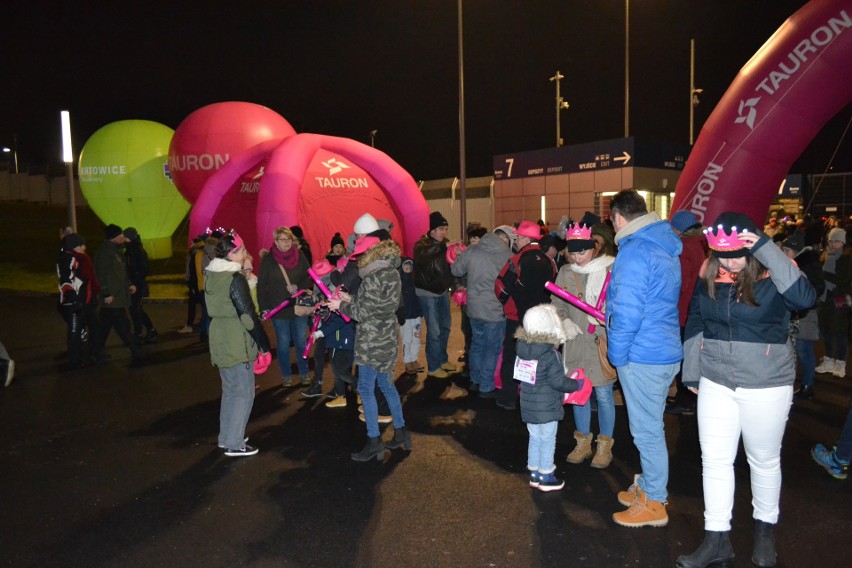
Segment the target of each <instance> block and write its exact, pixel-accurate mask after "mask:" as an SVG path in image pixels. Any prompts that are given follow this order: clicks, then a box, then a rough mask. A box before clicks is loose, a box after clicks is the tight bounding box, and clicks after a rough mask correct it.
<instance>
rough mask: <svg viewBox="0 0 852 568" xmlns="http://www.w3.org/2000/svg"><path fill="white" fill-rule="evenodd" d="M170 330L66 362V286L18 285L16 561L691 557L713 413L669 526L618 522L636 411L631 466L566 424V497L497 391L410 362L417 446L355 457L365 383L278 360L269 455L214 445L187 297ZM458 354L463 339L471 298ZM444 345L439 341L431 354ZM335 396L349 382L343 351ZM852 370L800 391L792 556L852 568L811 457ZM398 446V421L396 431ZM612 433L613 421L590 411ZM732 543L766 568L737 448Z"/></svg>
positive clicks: (851, 496) (786, 544)
mask: <svg viewBox="0 0 852 568" xmlns="http://www.w3.org/2000/svg"><path fill="white" fill-rule="evenodd" d="M148 311H149V313H150V314H151V316H152V318H153V320H154V322H155V324H156V325H157V327H158V330H159V331H160V338H159V340H158V341H157V342H156V343H155V344H153V345H150V346H148V347H147V348H146V349H147V351H148V354H149V359H150V364H149V365H147V366H145V367H142V368H130V367H129V366H128V364H129V362H130V354H129V352H128V351H127V349H125V348H124V347H123V346H121V345H120V343H119V342H118V339H117V338H116V337H115V335H114V334H113V335H112V337H111V339H110V343H109V345H110V348H109V350H108V352H109V353H110V354H111V356H112V358H111V359H110V360H109V361H108V362H107V364H105V365H103V366H100V367H92V368H88V369H84V370H77V371H71V372H69V371H64V370H63V366H64V350H65V345H64V341H65V335H64V334H65V327H64V323H63V322H62V320H61V319H60V317H59V315H58V314H57V312H56V310H55V304H54V299H53V298H49V297H44V296H28V295H21V294H14V293H8V292H0V341H2V342H3V343H4V344H5V345H6V347H7V348H8V350H9V352H10V353H11V355H12V357H13V358H14V359H15V360H16V362H17V367H18V370H17V374H16V378H15V381H14V382H13V383H12V384H11V386H10V387H8V388H6V389H0V565H5V566H38V567H43V566H61V567H76V566H80V567H100V566H110V567H112V566H121V567H136V566H139V567H151V566H157V567H170V566H181V567H183V566H205V567H207V566H210V567H218V566H223V567H225V566H228V567H233V566H260V567H265V566H292V567H302V566H305V567H308V566H311V567H313V566H317V567H324V566H359V567H361V566H363V567H385V566H388V567H391V566H393V567H398V566H418V567H419V566H430V567H431V566H452V567H468V566H470V567H479V566H482V567H504V566H521V567H524V566H543V567H551V566H552V567H557V566H559V567H564V566H588V567H610V566H612V567H615V566H619V567H622V566H629V567H656V566H673V565H674V559H675V558H676V557H677V556H678V555H679V554H684V553H689V552H691V551H692V550H693V549H694V548H695V547H696V546H697V545H698V543H699V542H700V539H701V538H702V536H703V517H702V515H703V501H702V489H701V462H700V452H699V448H698V441H697V426H696V420H695V417H694V416H668V415H667V416H666V417H665V424H666V432H667V439H668V445H669V449H670V453H671V460H670V463H671V474H670V483H669V491H670V495H669V507H668V512H669V516H670V521H669V525H668V526H667V527H665V528H641V529H630V528H623V527H619V526H617V525H615V524H614V523H613V522H612V520H611V518H610V517H611V515H612V513H614V512H616V511H619V510H621V509H622V507H621V506H620V505H619V504H618V502H617V500H616V492H617V491H619V490H621V489H625V488H626V487H627V486H628V485H630V483H631V482H632V478H633V474H634V473H636V472H638V468H639V458H638V453H637V451H636V449H635V447H634V446H633V444H632V441H631V437H630V434H629V431H628V427H627V416H626V414H625V409H624V408H623V407H619V408H618V409H617V419H616V420H617V421H616V432H615V435H614V439H615V447H614V454H615V459H614V461H613V463H612V465H611V466H610V467H609V468H607V469H605V470H595V469H592V468H590V467H589V465H588V462H586V463H585V464H583V465H571V464H567V463H566V462H565V461H564V456H565V455H566V454H567V453H568V452H569V451H570V450H571V448H572V447H573V438H572V432H573V418H572V416H571V413H570V412H567V413H566V415H567V416H566V419H565V420H564V422H563V423H562V424H561V425H560V427H559V433H558V438H557V449H556V453H557V473H558V475H559V476H560V477H562V478H563V479H564V480H565V482H566V485H565V488H564V489H563V490H562V491H557V492H553V493H542V492H539V491H537V490H534V489H531V488H530V487H529V486H528V485H527V475H526V470H525V463H526V446H527V433H526V429H525V427H524V425H523V423H522V422H521V421H520V415H519V413H518V412H517V411H505V410H501V409H499V408H497V407H496V406H495V404H494V401H493V400H481V399H478V398H475V397H470V396H466V397H462V398H457V399H454V400H443V399H442V398H441V395H442V393H444V392H445V390H446V388H447V386H448V385H449V384H450V383H455V384H456V385H458V386H460V387H464V386H466V385H467V379H465V378H464V377H462V376H460V375H455V376H453V377H451V378H450V379H444V380H440V379H433V378H429V379H425V378H424V375H422V374H421V375H420V377H419V380H415V379H412V378H409V377H407V376H404V375H403V374H402V369H401V367H402V366H401V365H399V366H398V367H397V376H398V377H399V379H398V381H397V387H398V389H399V391H400V393H401V395H402V397H403V402H404V412H405V417H406V422H407V424H408V426H409V428H410V429H411V431H412V437H413V443H414V448H413V451H411V452H410V453H407V452H403V451H401V450H395V451H393V452H391V451H387V452H386V457H385V461H384V462H382V463H379V462H376V461H371V462H367V463H356V462H353V461H352V460H351V459H350V458H349V454H350V452H352V451H354V450H358V449H360V447H361V446H362V445H363V443H364V441H365V429H364V425H363V423H361V422H360V421H359V420H358V418H357V417H358V414H357V410H356V408H355V402H354V400H353V399H352V398H351V397H350V400H349V405H348V407H347V408H344V409H329V408H326V407H324V406H323V405H322V403H321V402H318V401H317V399H313V400H307V399H304V398H301V397H300V396H299V393H300V392H301V390H302V389H300V388H291V389H284V388H283V387H282V386H281V384H280V379H279V377H278V371H277V367H276V366H275V365H274V364H273V365H272V366H271V367H270V370H268V371H267V372H266V374H264V375H263V376H260V377H258V378H257V383H258V390H257V398H256V401H255V405H254V410H253V413H252V418H251V421H250V423H249V425H248V429H247V434H248V435H249V436H250V437H251V442H250V443H251V444H253V445H256V446H257V447H259V448H260V453H259V454H258V455H256V456H253V457H249V458H227V457H224V456H223V455H222V453H221V450H219V449H218V448H217V447H216V436H217V431H218V410H219V394H220V383H219V378H218V373H217V371H216V369H214V368H213V367H211V366H210V361H209V356H208V354H207V352H206V348H205V346H204V345H203V344H201V343H200V342H199V341H198V337H197V335H179V334H177V333H176V331H172V330H176V329H177V328H179V327H180V326H181V325H182V324H183V320H184V318H185V306H184V305H183V304H180V303H158V304H151V305H149V306H148ZM454 318H455V319H456V321H455V322H454V325H453V333H452V337H451V350H450V353H451V355H450V357H451V361H455V359H456V357H457V356H458V350H459V349H460V347H461V334H460V332H459V326H458V312H457V311H454ZM423 361H425V356H421V362H423ZM324 377H325V390H326V391H329V390H331V386H332V376H331V371H330V369H329V368H328V366H326V369H325V373H324ZM851 387H852V380H850V379H849V378H847V379H839V378H836V377H826V376H819V377H818V379H817V385H816V393H817V395H816V398H815V399H813V400H810V401H803V402H796V403H795V404H794V408H793V410H792V412H791V414H790V422H789V425H788V428H787V432H786V436H785V439H784V446H783V456H782V463H783V471H784V476H785V477H784V486H783V492H782V499H781V521H780V524H779V527H778V531H777V536H778V551H779V566H787V567H798V566H803V567H804V566H819V567H830V566H846V565H848V556H849V551H850V545H849V541H848V540H847V539H848V538H849V535H850V534H852V514H850V511H852V491H850V484H849V481H848V480H847V481H838V480H835V479H833V478H831V477H830V476H828V475H827V474H826V472H825V471H824V470H823V469H821V468H820V467H818V466H817V465H816V464H814V463H813V462H812V461H811V458H810V456H809V449H810V447H811V446H812V445H813V444H814V443H816V442H822V443H827V444H831V443H833V442H834V441H835V439H836V437H837V435H838V434H839V431H840V427H841V426H842V423H843V420H844V418H845V416H846V412H847V409H848V405H849V398H850V392H852V388H851ZM382 428H383V435H384V437H385V439H386V440H387V439H388V438H390V437H391V436H392V432H393V429H392V427H391V426H383V427H382ZM593 428H594V420H593ZM736 478H737V493H736V503H735V509H734V520H733V532H732V541H733V544H734V547H735V550H736V553H737V566H751V561H750V558H751V545H752V524H753V523H752V519H751V505H750V500H751V496H750V489H749V483H748V479H749V477H748V465H747V464H746V462H745V458H744V455H743V453H742V451H740V455H739V457H738V459H737V463H736Z"/></svg>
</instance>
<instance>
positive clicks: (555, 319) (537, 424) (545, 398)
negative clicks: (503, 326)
mask: <svg viewBox="0 0 852 568" xmlns="http://www.w3.org/2000/svg"><path fill="white" fill-rule="evenodd" d="M515 338H516V339H517V340H518V344H517V357H516V358H515V379H517V380H519V381H520V382H521V419H522V420H523V421H524V422H525V423H526V425H527V430H528V431H529V434H530V442H529V447H528V450H527V469H529V472H530V486H531V487H535V488H537V489H540V490H541V491H558V490H559V489H562V487H564V485H565V482H564V481H562V480H559V479H557V478H556V475H555V472H556V465H555V464H554V462H553V455H554V453H555V451H556V428H557V426H558V425H559V421H560V420H562V419H563V418H564V417H565V412H564V410H563V408H562V404H563V401H564V399H565V394H564V393H569V392H574V391H577V390H580V389H581V387H582V386H583V385H582V380H576V379H571V378H568V377H567V376H566V375H565V369H564V368H563V366H562V355H561V354H560V353H559V351H557V349H558V348H559V346H560V345H561V344H562V343H565V340H566V335H565V331H564V330H563V329H562V321H561V320H560V318H559V314H558V313H557V312H556V308H554V307H553V306H552V305H551V304H541V305H538V306H534V307H532V308H530V309H529V310H527V313H526V314H525V315H524V321H523V327H519V328H518V330H517V331H516V332H515Z"/></svg>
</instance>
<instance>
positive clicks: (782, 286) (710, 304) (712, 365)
mask: <svg viewBox="0 0 852 568" xmlns="http://www.w3.org/2000/svg"><path fill="white" fill-rule="evenodd" d="M767 243H768V246H767ZM751 250H752V255H754V257H755V258H756V259H757V260H759V261H760V262H761V264H763V266H765V267H766V268H767V269H768V275H766V277H764V278H762V279H761V280H759V281H758V282H756V283H755V285H754V299H755V304H756V305H754V306H749V305H747V304H745V303H742V302H739V301H737V298H736V288H735V287H734V284H733V282H731V281H730V279H726V280H722V279H717V280H716V283H715V285H716V300H715V301H714V300H712V299H710V296H709V295H708V294H707V287H706V286H705V285H704V283H703V282H701V283H699V284H698V286H696V287H695V293H694V294H693V296H692V303H691V304H690V307H689V318H688V319H687V322H686V329H685V332H684V337H685V342H684V350H685V355H686V357H685V358H684V362H683V383H684V384H685V385H688V386H693V387H694V386H698V381H699V379H700V378H701V377H706V378H707V379H709V380H711V381H713V382H714V383H717V384H720V385H722V386H725V387H728V388H729V389H731V390H733V389H736V388H738V387H741V388H747V389H760V388H770V387H780V386H786V385H792V384H793V380H794V379H795V377H796V359H795V354H794V353H793V349H792V346H791V345H790V343H789V324H790V312H791V311H795V310H802V309H806V308H809V307H811V306H812V305H813V304H814V302H815V301H816V291H815V290H814V287H813V286H811V284H810V282H808V279H807V277H806V276H805V275H804V274H803V273H802V272H801V271H800V270H799V269H798V267H797V266H796V264H795V263H793V262H792V261H791V260H790V259H789V258H787V255H785V254H784V253H783V252H781V250H780V249H779V248H778V247H776V246H774V245H773V244H772V243H771V242H770V241H769V239H768V238H767V237H766V235H762V236H761V238H760V240H758V241H757V243H755V245H754V247H753V248H752V249H751Z"/></svg>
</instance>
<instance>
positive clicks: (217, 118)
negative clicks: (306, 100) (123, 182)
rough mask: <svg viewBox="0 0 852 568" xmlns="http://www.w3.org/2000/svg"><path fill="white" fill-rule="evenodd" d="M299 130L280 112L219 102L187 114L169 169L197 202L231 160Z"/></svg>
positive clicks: (174, 140)
mask: <svg viewBox="0 0 852 568" xmlns="http://www.w3.org/2000/svg"><path fill="white" fill-rule="evenodd" d="M295 133H296V131H295V130H293V127H292V126H290V123H289V122H287V120H285V119H284V117H282V116H281V115H280V114H278V113H277V112H275V111H273V110H271V109H269V108H266V107H265V106H261V105H257V104H254V103H246V102H236V101H234V102H225V103H215V104H212V105H207V106H205V107H201V108H200V109H198V110H196V111H194V112H193V113H192V114H190V115H189V116H187V117H186V118H185V119H184V120H183V122H181V123H180V125H179V126H178V127H177V130H175V135H174V137H173V138H172V143H171V146H170V147H169V171H170V172H171V175H172V179H173V180H174V182H175V185H176V186H177V188H178V190H179V191H180V192H181V194H182V195H183V196H184V197H185V198H186V199H187V201H189V202H190V203H195V200H196V199H197V198H198V194H199V193H200V192H201V188H202V187H203V186H204V182H205V181H207V179H208V178H209V177H210V176H211V175H212V174H213V173H215V172H216V171H217V170H219V169H220V168H222V166H223V165H225V163H227V162H228V160H229V159H230V158H231V157H233V156H235V155H237V154H239V153H240V152H242V151H243V150H246V149H247V148H250V147H252V146H255V145H256V144H259V143H260V142H264V141H266V140H274V139H277V140H282V139H284V138H286V137H287V136H292V135H293V134H295Z"/></svg>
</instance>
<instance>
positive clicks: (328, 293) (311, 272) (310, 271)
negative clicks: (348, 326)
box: [308, 268, 352, 323]
mask: <svg viewBox="0 0 852 568" xmlns="http://www.w3.org/2000/svg"><path fill="white" fill-rule="evenodd" d="M308 276H310V277H311V280H313V281H314V283H315V284H316V285H317V288H319V289H320V292H322V293H323V294H324V295H325V297H326V298H327V299H329V300H330V299H331V298H332V294H331V290H329V289H328V286H326V285H325V283H324V282H323V281H322V280H321V279H320V277H319V275H318V274H317V273H316V272H314V269H313V268H308ZM340 317H342V318H343V321H345V322H346V323H349V322H350V321H352V320H351V319H350V318H349V316H347V315H346V314H343V313H341V314H340Z"/></svg>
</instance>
